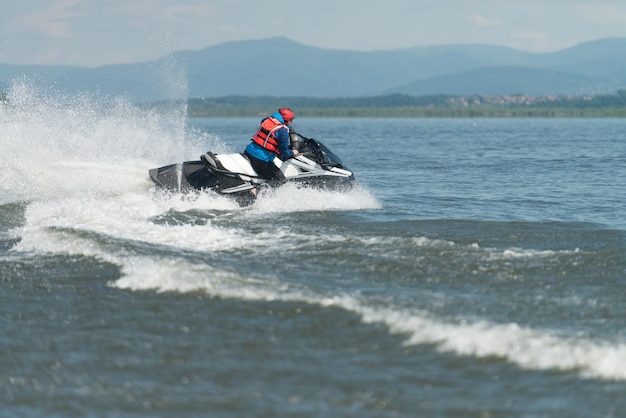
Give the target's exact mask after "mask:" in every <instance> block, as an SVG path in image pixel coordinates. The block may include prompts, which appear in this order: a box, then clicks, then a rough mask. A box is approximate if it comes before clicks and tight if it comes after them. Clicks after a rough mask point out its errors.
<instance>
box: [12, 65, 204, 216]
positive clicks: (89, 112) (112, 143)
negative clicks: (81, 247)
mask: <svg viewBox="0 0 626 418" xmlns="http://www.w3.org/2000/svg"><path fill="white" fill-rule="evenodd" d="M139 76H140V77H141V80H140V81H141V83H142V84H143V85H144V86H145V85H146V83H149V84H148V86H149V87H150V88H152V89H154V90H156V91H158V93H159V97H161V98H162V99H160V100H158V101H157V102H156V103H149V104H145V103H144V104H138V103H140V101H139V100H137V98H131V97H127V96H120V95H112V94H102V93H100V94H97V93H94V92H93V90H90V89H84V90H83V91H81V92H70V93H68V92H64V91H61V90H59V89H56V88H55V87H54V86H41V84H40V83H37V81H36V80H29V79H25V78H22V79H19V80H13V81H12V84H11V87H10V88H9V90H8V91H7V99H8V102H9V104H8V105H3V106H1V108H0V135H1V136H2V141H0V155H2V156H3V160H4V162H5V165H4V169H3V170H2V171H1V172H0V196H1V197H2V200H3V201H4V200H9V201H11V200H32V199H39V198H44V197H47V196H50V197H52V196H58V195H59V194H66V193H69V194H72V193H75V192H81V191H93V190H98V191H101V192H104V193H120V192H123V191H124V190H127V189H129V188H130V189H138V188H144V189H145V188H147V187H149V182H148V178H147V170H148V169H149V168H151V167H154V166H157V165H162V164H164V163H167V162H171V161H179V160H181V159H182V158H183V157H185V156H188V155H194V156H196V155H199V153H200V152H201V151H202V150H205V149H204V148H205V146H206V143H205V142H206V139H207V138H206V137H196V138H194V137H193V135H191V136H192V137H191V138H190V137H189V136H190V133H189V132H187V130H186V113H187V100H186V99H187V94H188V91H187V80H186V68H185V65H184V63H180V62H178V61H177V59H176V57H175V56H174V55H170V56H167V57H165V58H162V59H160V60H157V61H154V62H153V63H151V64H149V65H148V66H147V71H145V72H144V73H142V74H140V75H139ZM1 203H3V202H0V204H1Z"/></svg>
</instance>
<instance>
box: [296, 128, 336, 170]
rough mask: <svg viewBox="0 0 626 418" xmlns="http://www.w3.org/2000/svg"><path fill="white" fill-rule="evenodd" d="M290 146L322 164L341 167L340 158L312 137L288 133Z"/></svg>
mask: <svg viewBox="0 0 626 418" xmlns="http://www.w3.org/2000/svg"><path fill="white" fill-rule="evenodd" d="M290 139H291V148H293V149H295V150H298V152H300V154H302V155H303V156H305V157H307V158H311V159H313V160H315V161H316V162H318V163H319V164H321V165H322V166H328V167H337V168H343V163H342V162H341V159H340V158H339V157H338V156H337V155H336V154H335V153H334V152H332V151H331V150H330V149H329V148H328V147H327V146H326V145H324V144H322V143H321V142H318V141H317V140H316V139H313V138H306V137H304V136H302V135H300V134H298V133H295V132H292V133H291V134H290Z"/></svg>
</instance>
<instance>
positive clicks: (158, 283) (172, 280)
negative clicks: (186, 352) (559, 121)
mask: <svg viewBox="0 0 626 418" xmlns="http://www.w3.org/2000/svg"><path fill="white" fill-rule="evenodd" d="M180 263H185V262H182V261H176V262H165V261H164V262H162V263H159V264H157V265H155V264H154V262H153V261H152V260H147V261H146V263H145V264H146V267H145V268H146V269H147V270H148V271H134V272H132V273H131V272H130V271H127V272H126V273H127V274H126V276H125V277H124V278H122V279H120V280H118V281H117V282H116V283H114V284H113V285H114V286H116V287H120V288H125V289H133V290H145V289H153V290H157V291H177V292H190V291H194V292H195V291H204V292H206V293H208V294H210V295H212V296H215V297H223V298H235V299H241V300H257V301H275V300H280V301H285V302H302V303H307V304H313V305H319V306H322V307H339V308H341V309H345V310H346V311H349V312H353V313H356V314H358V315H360V316H361V318H362V321H363V322H364V323H382V324H385V325H386V326H387V327H388V328H389V331H390V332H391V333H394V334H401V335H405V336H406V342H405V344H406V345H433V346H435V347H436V348H437V349H438V350H440V351H442V352H450V353H454V354H457V355H460V356H471V357H478V358H487V357H494V358H500V359H502V360H504V361H507V362H510V363H512V364H515V365H516V366H518V367H520V368H521V369H526V370H547V371H550V370H554V371H562V372H573V373H578V374H579V375H580V376H582V377H585V378H594V379H602V380H626V345H625V344H623V343H616V342H609V341H605V342H597V341H594V340H591V339H589V338H584V337H580V336H577V337H565V336H562V335H558V334H556V333H554V332H553V331H550V330H538V329H532V328H529V327H522V326H519V325H518V324H515V323H509V324H494V323H489V322H486V321H476V322H474V323H469V322H467V321H464V320H460V321H456V322H451V321H445V320H443V319H441V318H434V317H432V315H430V314H429V313H428V312H424V311H419V310H412V309H406V308H404V309H400V308H397V307H390V306H378V305H372V304H371V303H369V302H368V301H367V300H365V299H363V298H362V297H361V296H358V295H350V294H340V295H334V296H325V295H319V294H314V293H311V292H310V291H309V290H306V289H297V288H290V287H288V286H286V285H284V284H282V283H281V282H280V281H279V280H277V279H276V278H273V277H259V278H256V279H255V278H251V277H241V276H240V275H238V274H236V273H233V272H224V271H215V270H213V269H212V268H211V267H209V266H192V265H181V264H180ZM137 266H138V265H137V264H136V263H134V264H133V268H136V267H137ZM146 277H148V278H149V279H146Z"/></svg>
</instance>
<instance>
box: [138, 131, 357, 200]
mask: <svg viewBox="0 0 626 418" xmlns="http://www.w3.org/2000/svg"><path fill="white" fill-rule="evenodd" d="M289 136H290V142H291V145H290V147H291V148H292V149H296V150H298V152H299V155H298V156H296V157H292V158H288V159H282V158H280V155H279V156H278V157H277V158H275V159H274V164H276V166H277V167H278V168H279V169H280V170H281V171H282V173H283V174H284V176H285V180H284V181H277V180H267V179H264V178H263V177H261V176H259V175H258V174H257V172H256V171H255V170H254V169H253V168H252V165H251V163H250V160H249V159H248V157H247V156H246V155H245V154H243V153H238V154H213V153H212V152H207V153H205V154H203V155H201V156H200V159H199V160H195V161H185V162H183V163H177V164H170V165H166V166H163V167H159V168H153V169H150V170H149V171H148V174H149V175H150V179H151V180H152V181H153V182H154V183H155V184H156V187H157V188H161V189H165V190H167V191H171V192H179V193H189V192H194V191H202V190H212V191H214V192H216V193H218V194H221V195H226V196H230V197H233V198H234V199H235V200H236V201H237V202H238V203H239V204H240V205H241V206H246V205H249V204H251V203H253V202H254V201H255V199H256V196H257V194H258V192H259V191H260V190H261V189H262V188H264V187H277V186H280V185H282V184H284V183H290V182H293V183H297V184H299V185H303V186H307V187H314V188H323V189H331V190H338V189H345V188H350V187H352V186H353V185H354V184H355V183H356V180H355V177H354V174H353V173H352V171H350V170H349V169H348V168H347V167H346V166H344V165H343V163H342V162H341V160H340V159H339V157H337V155H335V154H334V153H333V152H332V151H331V150H330V149H328V147H326V146H325V145H324V144H322V143H321V142H320V141H318V140H316V139H313V138H306V137H304V136H302V135H300V134H299V133H296V132H295V131H293V132H291V133H290V135H289Z"/></svg>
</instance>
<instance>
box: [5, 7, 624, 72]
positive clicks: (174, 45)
mask: <svg viewBox="0 0 626 418" xmlns="http://www.w3.org/2000/svg"><path fill="white" fill-rule="evenodd" d="M3 2H4V3H5V4H3V5H2V8H1V10H0V63H5V64H27V65H34V64H36V65H73V66H82V67H97V66H102V65H108V64H120V63H132V62H145V61H151V60H154V59H158V58H160V57H163V56H165V55H168V54H169V53H171V52H175V51H181V50H200V49H203V48H206V47H208V46H212V45H217V44H221V43H224V42H231V41H241V40H252V39H265V38H271V37H276V36H283V37H287V38H289V39H291V40H293V41H296V42H299V43H302V44H305V45H309V46H314V47H320V48H329V49H338V50H353V51H372V50H393V49H401V48H410V47H417V46H432V45H448V44H488V45H500V46H506V47H511V48H516V49H519V50H523V51H528V52H537V53H541V52H551V51H557V50H561V49H565V48H568V47H570V46H573V45H575V44H578V43H581V42H586V41H591V40H596V39H600V38H607V37H626V1H624V0H616V1H611V0H385V1H379V0H272V1H268V0H19V1H14V0H4V1H3ZM7 3H8V4H7Z"/></svg>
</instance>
